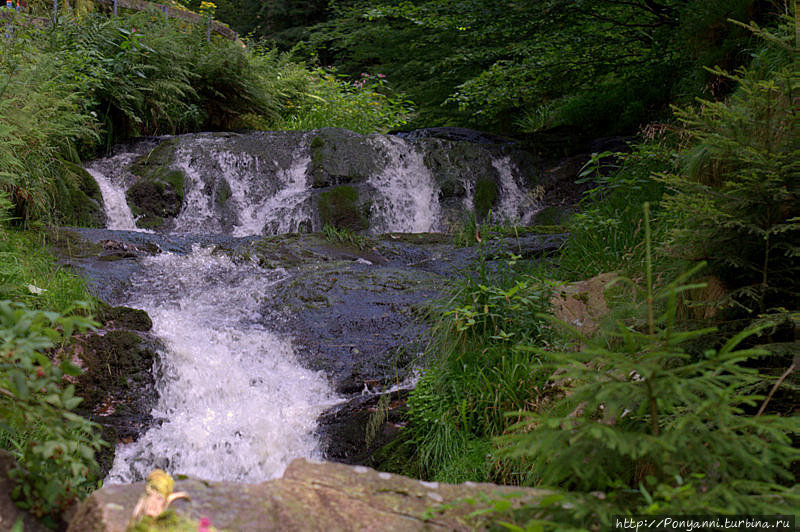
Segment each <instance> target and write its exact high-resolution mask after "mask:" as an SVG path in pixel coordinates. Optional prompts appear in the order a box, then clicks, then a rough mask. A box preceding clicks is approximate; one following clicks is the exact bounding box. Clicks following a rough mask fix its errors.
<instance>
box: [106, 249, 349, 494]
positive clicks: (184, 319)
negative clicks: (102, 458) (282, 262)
mask: <svg viewBox="0 0 800 532" xmlns="http://www.w3.org/2000/svg"><path fill="white" fill-rule="evenodd" d="M282 275H283V274H282V272H279V271H278V272H276V271H271V272H267V271H264V270H262V269H260V268H258V267H257V266H255V265H252V264H234V263H233V262H232V261H231V260H230V259H228V258H227V257H224V256H218V255H214V254H212V252H211V250H210V249H207V248H205V249H204V248H200V247H195V248H194V250H193V252H192V254H191V255H189V256H184V257H182V256H177V255H172V254H168V253H164V254H161V255H159V256H156V257H151V258H148V259H147V260H146V263H145V268H144V271H143V272H142V273H141V274H138V275H137V276H136V277H135V278H134V279H133V282H132V284H133V286H132V292H133V293H135V294H136V296H135V297H134V298H133V300H132V301H131V302H130V304H131V305H132V306H135V307H137V308H142V309H144V310H146V311H147V312H148V314H149V315H150V316H151V318H152V319H153V324H154V330H153V332H154V333H155V334H156V335H158V337H159V338H160V339H162V341H163V342H164V343H165V344H166V347H167V350H168V352H167V353H165V354H164V356H163V357H162V359H161V362H160V364H161V366H162V367H161V371H160V373H161V376H160V381H159V382H158V383H157V387H158V389H159V391H160V398H159V402H158V405H157V407H156V408H155V410H154V411H153V416H154V417H155V418H156V419H163V420H164V421H163V422H162V423H161V424H160V425H157V426H155V427H153V428H151V429H150V430H149V431H147V432H146V433H145V434H143V435H142V436H141V437H140V438H139V439H138V440H137V441H136V442H134V443H130V444H125V445H118V446H117V451H116V456H115V461H114V465H113V468H112V469H111V472H110V473H109V476H108V481H109V482H112V483H119V482H131V481H134V480H139V479H141V478H142V477H144V476H145V475H146V474H147V473H148V472H149V471H150V470H151V469H153V468H154V467H160V468H163V469H165V470H166V471H168V472H170V473H172V474H178V473H180V474H187V475H190V476H193V477H195V478H203V479H207V480H219V481H244V482H256V481H262V480H266V479H270V478H276V477H279V476H280V475H281V474H282V473H283V470H284V469H285V467H286V466H287V465H288V464H289V462H290V461H291V460H292V459H294V458H298V457H306V458H318V457H319V456H320V452H319V449H318V447H317V441H316V439H315V437H314V436H313V432H314V429H315V427H316V419H317V417H318V416H319V414H321V413H322V412H323V411H324V410H325V409H326V408H329V407H330V406H332V405H333V404H335V403H336V402H337V398H336V397H335V396H334V394H333V392H332V391H331V389H330V387H329V385H328V383H327V381H326V379H325V378H324V376H322V375H321V374H320V373H318V372H313V371H310V370H306V369H303V368H302V367H300V365H299V364H298V363H297V360H296V358H295V355H294V352H293V350H292V346H291V343H290V342H289V341H288V340H286V339H283V338H279V337H277V336H276V335H275V334H273V333H271V332H270V331H269V330H268V328H267V326H266V324H264V323H263V322H264V319H263V317H262V315H261V313H260V312H259V307H260V306H261V304H262V303H263V301H262V300H264V299H265V298H269V297H270V287H271V286H272V285H273V284H274V283H278V282H281V280H282Z"/></svg>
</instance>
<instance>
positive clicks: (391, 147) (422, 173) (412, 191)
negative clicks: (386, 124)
mask: <svg viewBox="0 0 800 532" xmlns="http://www.w3.org/2000/svg"><path fill="white" fill-rule="evenodd" d="M373 142H375V143H376V144H378V145H379V146H380V147H381V148H382V149H383V150H384V152H385V164H384V168H383V171H382V172H380V173H377V174H375V175H372V176H370V178H369V180H368V181H367V183H368V184H370V185H372V187H374V188H375V190H376V192H377V194H376V197H375V199H374V203H373V209H372V220H371V221H370V229H371V231H372V232H374V233H388V232H390V231H392V232H398V233H424V232H429V231H436V230H439V229H440V226H439V222H440V216H441V213H440V206H439V191H438V189H437V187H436V184H435V183H434V180H433V176H432V175H431V172H430V170H428V168H427V166H425V162H424V160H423V157H422V154H421V153H420V152H419V151H417V150H416V149H414V147H413V145H411V144H408V143H407V142H405V141H404V140H401V139H399V138H396V137H375V139H374V140H373Z"/></svg>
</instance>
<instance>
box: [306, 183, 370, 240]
mask: <svg viewBox="0 0 800 532" xmlns="http://www.w3.org/2000/svg"><path fill="white" fill-rule="evenodd" d="M318 209H319V217H320V221H321V222H322V225H329V226H331V227H335V228H337V229H349V230H351V231H362V230H364V229H366V228H367V220H366V213H365V212H364V210H363V209H362V208H360V206H359V204H358V191H357V190H356V189H355V187H352V186H350V185H339V186H336V187H333V188H331V189H330V190H327V191H325V192H322V193H321V194H320V195H319V199H318Z"/></svg>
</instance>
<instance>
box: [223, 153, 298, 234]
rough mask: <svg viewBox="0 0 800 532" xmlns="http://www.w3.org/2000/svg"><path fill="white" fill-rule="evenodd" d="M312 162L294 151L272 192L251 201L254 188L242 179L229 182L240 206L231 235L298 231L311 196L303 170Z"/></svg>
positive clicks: (277, 175) (278, 175)
mask: <svg viewBox="0 0 800 532" xmlns="http://www.w3.org/2000/svg"><path fill="white" fill-rule="evenodd" d="M310 163H311V157H310V156H309V155H306V154H303V153H300V152H295V155H294V157H293V158H292V165H291V166H290V167H289V168H286V169H281V170H279V171H278V172H277V174H276V178H277V180H278V183H279V184H280V188H279V189H278V190H277V192H275V194H274V195H272V196H269V197H267V198H266V199H265V200H263V201H260V202H254V201H253V196H254V193H253V192H254V191H252V190H251V187H249V186H247V185H248V184H249V183H248V182H247V181H245V180H235V181H230V188H231V199H233V201H235V202H236V204H237V205H238V206H239V223H238V224H237V225H236V226H235V227H234V228H233V235H234V236H248V235H260V234H274V235H279V234H284V233H293V232H297V231H299V230H300V224H301V223H302V222H303V221H305V220H307V219H308V212H306V209H305V208H306V207H307V205H308V200H309V198H310V197H311V187H310V186H309V185H308V179H307V178H306V170H307V168H308V165H309V164H310Z"/></svg>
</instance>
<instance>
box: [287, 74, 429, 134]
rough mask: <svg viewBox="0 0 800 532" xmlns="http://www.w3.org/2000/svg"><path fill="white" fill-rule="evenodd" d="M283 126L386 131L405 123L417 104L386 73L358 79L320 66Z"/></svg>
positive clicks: (368, 75)
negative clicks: (395, 89) (391, 83)
mask: <svg viewBox="0 0 800 532" xmlns="http://www.w3.org/2000/svg"><path fill="white" fill-rule="evenodd" d="M289 107H290V109H289V112H288V113H287V116H286V117H285V118H284V120H283V121H282V122H281V124H280V126H281V128H282V129H299V130H307V129H317V128H321V127H343V128H347V129H350V130H352V131H355V132H357V133H364V134H369V133H386V132H388V131H390V130H391V129H395V128H397V127H400V126H402V125H403V124H405V123H406V122H407V121H408V119H409V118H410V116H411V114H412V113H413V107H412V104H411V102H410V101H409V100H407V99H406V98H405V97H404V96H402V95H398V94H396V93H394V92H393V91H392V90H391V89H390V88H389V86H388V84H387V83H386V80H385V78H384V76H383V75H382V74H377V75H370V74H366V73H363V74H362V75H361V78H360V79H358V80H356V81H349V80H348V79H347V78H346V77H343V76H339V75H337V74H336V71H334V70H324V69H317V70H315V71H313V72H312V73H311V75H310V77H309V87H308V91H307V92H306V93H305V94H302V95H299V97H298V98H296V99H295V100H294V101H293V102H292V103H290V104H289Z"/></svg>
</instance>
